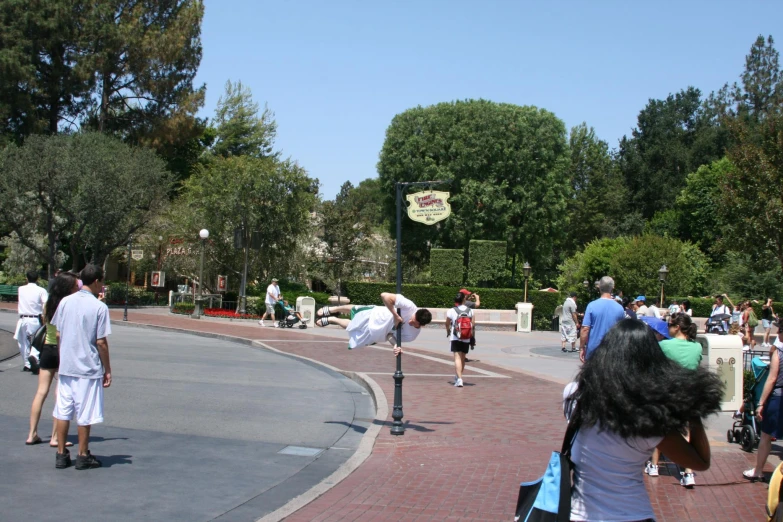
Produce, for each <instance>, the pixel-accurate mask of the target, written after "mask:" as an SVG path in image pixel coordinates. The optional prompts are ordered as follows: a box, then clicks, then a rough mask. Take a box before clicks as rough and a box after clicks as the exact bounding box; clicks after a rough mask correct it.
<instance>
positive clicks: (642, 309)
mask: <svg viewBox="0 0 783 522" xmlns="http://www.w3.org/2000/svg"><path fill="white" fill-rule="evenodd" d="M636 315H637V316H642V315H647V305H642V306H640V307H639V308H637V309H636Z"/></svg>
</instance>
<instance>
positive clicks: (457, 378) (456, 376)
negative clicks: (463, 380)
mask: <svg viewBox="0 0 783 522" xmlns="http://www.w3.org/2000/svg"><path fill="white" fill-rule="evenodd" d="M458 380H459V375H457V374H456V373H455V374H454V385H455V386H456V385H457V381H458Z"/></svg>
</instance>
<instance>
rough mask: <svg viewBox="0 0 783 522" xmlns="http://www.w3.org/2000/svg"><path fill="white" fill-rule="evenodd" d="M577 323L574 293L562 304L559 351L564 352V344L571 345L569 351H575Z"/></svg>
mask: <svg viewBox="0 0 783 522" xmlns="http://www.w3.org/2000/svg"><path fill="white" fill-rule="evenodd" d="M578 323H579V319H578V316H577V314H576V292H571V293H570V294H569V295H568V297H567V298H566V300H565V302H564V303H563V311H562V312H561V313H560V350H561V351H564V352H565V351H566V343H567V342H568V343H571V351H572V352H575V351H576V329H577V325H578Z"/></svg>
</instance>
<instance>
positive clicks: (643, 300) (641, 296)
mask: <svg viewBox="0 0 783 522" xmlns="http://www.w3.org/2000/svg"><path fill="white" fill-rule="evenodd" d="M634 301H641V302H643V303H644V302H646V301H647V298H646V297H644V296H643V295H640V296H637V297H636V299H634Z"/></svg>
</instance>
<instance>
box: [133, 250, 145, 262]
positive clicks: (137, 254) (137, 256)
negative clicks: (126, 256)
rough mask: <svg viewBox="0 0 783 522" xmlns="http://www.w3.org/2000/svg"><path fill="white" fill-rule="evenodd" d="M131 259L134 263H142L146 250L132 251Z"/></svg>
mask: <svg viewBox="0 0 783 522" xmlns="http://www.w3.org/2000/svg"><path fill="white" fill-rule="evenodd" d="M131 257H132V258H133V260H134V261H141V260H142V259H143V258H144V250H131Z"/></svg>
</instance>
